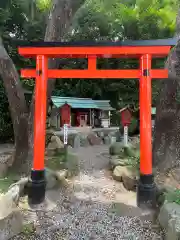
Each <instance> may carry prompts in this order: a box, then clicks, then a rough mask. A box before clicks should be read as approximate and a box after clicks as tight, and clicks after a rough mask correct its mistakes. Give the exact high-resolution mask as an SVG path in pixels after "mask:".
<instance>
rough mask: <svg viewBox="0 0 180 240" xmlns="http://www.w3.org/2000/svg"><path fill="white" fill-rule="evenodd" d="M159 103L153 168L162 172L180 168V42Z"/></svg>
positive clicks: (179, 27)
mask: <svg viewBox="0 0 180 240" xmlns="http://www.w3.org/2000/svg"><path fill="white" fill-rule="evenodd" d="M179 36H180V11H179V12H178V15H177V19H176V37H178V38H179ZM166 68H167V69H168V78H167V79H165V80H163V81H162V85H161V88H160V89H161V94H160V98H159V101H158V102H157V106H156V107H157V111H156V112H157V113H156V120H155V138H154V143H153V164H154V166H155V167H157V169H158V170H159V171H160V172H167V171H168V170H170V169H171V168H174V167H177V166H179V165H180V160H179V159H180V41H178V43H177V45H176V46H175V47H174V48H173V49H172V50H171V52H170V54H169V56H168V59H167V62H166Z"/></svg>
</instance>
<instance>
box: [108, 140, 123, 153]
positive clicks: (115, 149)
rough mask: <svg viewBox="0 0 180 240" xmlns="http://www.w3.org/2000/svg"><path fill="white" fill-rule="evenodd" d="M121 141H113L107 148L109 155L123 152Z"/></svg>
mask: <svg viewBox="0 0 180 240" xmlns="http://www.w3.org/2000/svg"><path fill="white" fill-rule="evenodd" d="M123 147H124V145H123V143H120V142H115V143H113V144H112V145H111V146H110V148H109V154H110V155H119V154H121V153H122V152H123Z"/></svg>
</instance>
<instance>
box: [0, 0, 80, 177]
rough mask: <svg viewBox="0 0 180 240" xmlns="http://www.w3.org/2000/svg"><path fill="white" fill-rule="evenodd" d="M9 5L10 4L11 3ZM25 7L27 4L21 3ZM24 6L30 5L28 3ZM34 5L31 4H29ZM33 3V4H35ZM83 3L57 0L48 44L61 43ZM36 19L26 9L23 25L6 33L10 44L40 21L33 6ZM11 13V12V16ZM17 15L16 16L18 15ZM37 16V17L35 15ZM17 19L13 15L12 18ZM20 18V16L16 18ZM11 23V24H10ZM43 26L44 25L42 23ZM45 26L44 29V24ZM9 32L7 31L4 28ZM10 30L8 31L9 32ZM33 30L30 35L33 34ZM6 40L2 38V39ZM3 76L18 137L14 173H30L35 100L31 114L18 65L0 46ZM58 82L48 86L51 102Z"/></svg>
mask: <svg viewBox="0 0 180 240" xmlns="http://www.w3.org/2000/svg"><path fill="white" fill-rule="evenodd" d="M8 3H9V2H8ZM22 3H24V2H22ZM25 3H27V4H28V3H29V2H28V1H25ZM30 3H31V4H32V2H30ZM33 3H34V2H33ZM83 3H84V0H77V1H76V2H74V1H72V0H54V1H53V2H52V7H51V12H50V15H49V18H48V22H47V27H46V32H45V37H44V39H45V41H57V40H62V39H63V37H64V35H65V33H66V32H67V31H68V29H69V26H70V25H71V22H72V19H73V16H74V15H75V13H76V11H77V10H78V9H79V7H80V6H81V5H82V4H83ZM11 6H12V4H11V5H8V4H7V5H5V9H7V11H8V10H9V9H10V7H11ZM20 6H22V5H20V2H19V1H15V2H14V4H13V7H15V8H17V10H19V8H20ZM33 11H34V12H33V19H32V15H31V17H29V16H30V15H29V14H28V13H27V12H26V11H25V9H23V11H22V14H21V17H22V18H23V17H24V21H23V19H22V21H20V22H19V23H18V24H16V22H15V24H14V25H13V22H12V24H11V25H12V29H13V33H12V29H11V31H7V39H9V37H10V38H11V40H13V39H14V38H17V36H18V38H20V39H23V40H27V36H28V31H27V32H26V34H24V29H26V27H27V28H28V29H29V27H28V23H29V21H32V20H36V17H37V18H38V11H39V10H38V9H37V8H34V5H33ZM10 13H12V12H10ZM15 13H16V12H15ZM36 13H37V14H36ZM13 16H14V15H13ZM17 17H18V16H17ZM10 20H12V17H9V18H7V19H5V20H4V21H5V25H9V24H10V23H9V21H10ZM10 22H11V21H10ZM40 23H41V22H40ZM42 26H44V25H43V24H42ZM5 30H6V28H5ZM8 30H9V29H8ZM31 31H32V29H31V30H30V31H29V33H31ZM2 37H3V36H2ZM56 65H57V61H56V60H53V59H52V60H50V61H49V67H50V68H51V67H52V68H53V67H55V66H56ZM0 75H1V77H2V80H3V83H4V87H5V89H6V92H7V97H8V101H9V108H10V112H11V117H12V122H13V128H14V136H15V147H16V151H15V157H14V164H13V170H15V171H20V172H26V173H28V172H29V171H30V169H31V168H30V165H31V162H32V157H33V115H34V96H33V98H32V102H31V106H30V110H29V109H28V107H27V103H26V100H25V96H24V91H23V87H22V84H21V81H20V78H19V75H18V71H17V69H16V68H15V65H14V63H13V61H12V59H11V57H10V55H8V53H7V51H6V49H5V48H4V45H3V44H2V41H1V44H0ZM54 82H55V80H51V81H49V83H48V93H47V97H48V101H49V99H50V97H51V93H52V90H53V88H54Z"/></svg>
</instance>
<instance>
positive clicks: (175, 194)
mask: <svg viewBox="0 0 180 240" xmlns="http://www.w3.org/2000/svg"><path fill="white" fill-rule="evenodd" d="M164 195H165V200H166V201H168V202H175V203H177V204H179V205H180V189H176V190H174V191H169V192H167V193H164Z"/></svg>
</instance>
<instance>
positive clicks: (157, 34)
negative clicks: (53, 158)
mask: <svg viewBox="0 0 180 240" xmlns="http://www.w3.org/2000/svg"><path fill="white" fill-rule="evenodd" d="M51 3H52V0H33V1H32V0H1V1H0V34H1V36H2V38H3V40H4V45H5V47H6V49H7V51H8V53H9V55H10V57H11V58H12V60H13V61H14V63H15V65H16V67H17V69H18V71H19V70H20V68H23V67H25V66H30V67H31V66H34V64H35V63H34V61H32V60H29V59H24V58H22V57H20V56H19V55H18V54H17V45H18V42H17V39H20V40H26V41H35V40H43V38H44V34H45V29H46V21H47V14H48V11H49V8H50V6H51ZM178 7H179V0H158V1H156V0H149V1H144V0H128V1H125V0H120V1H119V0H111V1H109V0H104V1H101V0H86V3H85V4H84V6H82V7H81V8H80V9H79V10H78V12H77V14H76V16H75V18H74V20H73V23H72V27H71V29H70V31H69V33H68V34H67V36H65V39H66V40H72V41H76V40H94V41H99V40H111V41H116V40H124V39H132V40H137V39H157V38H169V37H173V36H174V33H175V21H176V14H177V9H178ZM138 64H139V63H138V62H137V60H134V59H128V60H126V59H123V60H122V59H98V68H101V69H120V68H124V69H130V68H137V67H138ZM163 65H164V59H159V60H157V61H155V62H154V63H153V67H154V68H159V67H162V66H163ZM60 66H61V68H70V69H75V68H80V69H84V68H86V67H87V61H86V60H85V59H78V60H76V59H72V60H69V59H62V60H61V64H60ZM152 85H153V96H152V99H153V104H154V103H155V101H156V98H157V96H158V93H159V87H158V83H157V81H153V83H152ZM23 86H24V87H25V88H26V89H28V90H33V88H34V81H32V79H27V80H26V81H24V80H23ZM138 88H139V86H138V81H137V80H134V79H129V80H127V79H121V81H117V80H113V79H108V80H106V79H101V80H100V79H97V80H89V79H59V80H58V81H57V84H56V89H55V91H54V93H53V94H55V95H61V96H78V97H92V98H94V99H110V100H111V104H112V106H113V107H115V108H117V109H120V108H121V107H124V106H125V105H128V104H132V105H134V106H136V107H137V106H138V100H139V99H138ZM0 91H4V90H3V87H2V84H1V85H0ZM4 102H6V104H4ZM1 103H2V104H1ZM1 103H0V113H1V119H0V122H1V124H0V135H1V132H2V131H4V132H8V131H9V130H5V128H6V127H7V128H8V129H12V124H11V121H10V116H9V111H8V104H7V99H6V96H5V94H4V93H3V94H2V96H1ZM7 118H8V119H7ZM115 122H118V119H117V118H116V117H115ZM4 123H7V125H6V124H4ZM133 124H135V121H134V123H133ZM9 132H13V131H9ZM3 134H4V133H3ZM3 134H2V135H3Z"/></svg>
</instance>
